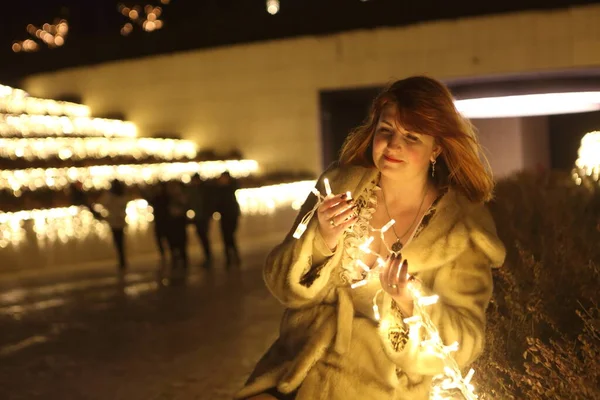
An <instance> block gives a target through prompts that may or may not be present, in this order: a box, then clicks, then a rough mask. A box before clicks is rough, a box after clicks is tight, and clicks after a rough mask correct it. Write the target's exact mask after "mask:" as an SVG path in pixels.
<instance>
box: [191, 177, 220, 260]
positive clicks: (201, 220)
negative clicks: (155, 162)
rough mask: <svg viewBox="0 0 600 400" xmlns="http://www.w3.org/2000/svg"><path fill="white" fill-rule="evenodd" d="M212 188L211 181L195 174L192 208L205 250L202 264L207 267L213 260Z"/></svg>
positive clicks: (197, 231)
mask: <svg viewBox="0 0 600 400" xmlns="http://www.w3.org/2000/svg"><path fill="white" fill-rule="evenodd" d="M211 189H212V188H211V183H210V182H207V181H203V180H202V178H201V177H200V175H199V174H195V175H194V176H193V177H192V183H191V185H190V187H189V190H188V196H189V202H190V208H191V210H192V211H193V212H194V225H195V226H196V233H197V234H198V238H199V239H200V243H201V245H202V249H203V250H204V263H203V264H202V265H203V266H204V267H205V268H209V267H211V266H212V261H213V258H212V250H211V246H210V237H209V230H210V221H211V219H212V213H213V211H214V205H213V201H214V197H213V193H212V190H211Z"/></svg>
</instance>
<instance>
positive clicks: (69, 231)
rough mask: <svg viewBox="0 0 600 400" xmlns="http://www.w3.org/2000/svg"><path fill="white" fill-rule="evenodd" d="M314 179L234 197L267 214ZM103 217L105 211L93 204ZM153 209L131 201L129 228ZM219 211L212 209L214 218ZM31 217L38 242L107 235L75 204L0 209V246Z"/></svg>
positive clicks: (136, 227) (303, 192)
mask: <svg viewBox="0 0 600 400" xmlns="http://www.w3.org/2000/svg"><path fill="white" fill-rule="evenodd" d="M314 184H315V181H301V182H293V183H287V184H280V185H272V186H263V187H260V188H251V189H239V190H237V191H236V197H237V200H238V202H239V204H240V209H241V212H242V215H270V214H273V213H275V212H276V211H277V210H279V209H282V208H285V207H290V206H291V207H292V208H293V209H295V210H298V209H300V206H301V205H302V202H303V201H304V199H305V198H306V196H307V194H308V193H310V190H311V188H312V187H314ZM94 209H95V210H98V211H99V212H100V213H101V214H104V217H106V211H105V210H103V209H102V208H100V207H94ZM152 212H153V209H152V207H151V206H150V205H149V204H148V202H147V201H146V200H143V199H137V200H133V201H130V202H129V203H128V204H127V208H126V222H127V225H128V230H129V231H143V230H145V229H147V227H148V224H149V223H150V222H151V221H152V220H153V219H154V215H153V214H152ZM193 216H194V215H193V211H191V210H190V211H188V217H189V218H193ZM219 217H220V215H219V214H218V213H215V215H214V217H213V218H215V219H218V218H219ZM25 221H33V225H32V228H33V231H34V232H35V234H36V236H37V238H38V240H39V241H40V243H46V242H50V243H52V242H54V241H56V240H59V241H61V242H63V243H64V242H67V241H68V240H71V239H84V238H86V237H88V236H90V235H97V236H99V237H100V238H103V239H107V238H109V236H110V229H109V227H108V225H107V224H103V223H101V222H100V221H99V220H97V219H96V218H94V216H93V215H92V213H91V212H90V211H89V210H88V209H86V208H84V207H78V206H71V207H63V208H52V209H41V210H25V211H18V212H12V213H11V212H8V213H0V248H4V247H7V246H8V245H13V246H16V245H19V244H21V243H23V242H24V241H25V238H26V231H25V226H24V222H25Z"/></svg>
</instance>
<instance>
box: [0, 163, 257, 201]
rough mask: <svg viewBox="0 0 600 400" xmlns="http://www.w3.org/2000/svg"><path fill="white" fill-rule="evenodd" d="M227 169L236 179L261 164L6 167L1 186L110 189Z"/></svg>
mask: <svg viewBox="0 0 600 400" xmlns="http://www.w3.org/2000/svg"><path fill="white" fill-rule="evenodd" d="M225 171H229V173H230V174H231V176H233V177H234V178H239V177H245V176H248V175H250V174H253V173H256V172H257V171H258V163H257V162H256V161H254V160H225V161H203V162H185V163H160V164H139V165H135V164H130V165H96V166H91V167H79V168H75V167H70V168H47V169H44V168H31V169H21V170H3V171H0V189H8V190H12V191H13V192H14V193H15V195H17V196H19V195H20V194H21V191H22V189H29V190H37V189H41V188H50V189H53V190H58V189H62V188H64V187H66V186H67V185H69V184H71V183H73V182H78V181H79V182H81V183H82V184H83V189H84V190H90V189H108V188H109V187H110V182H111V181H112V180H114V179H119V180H122V181H123V182H124V183H125V184H126V185H134V184H152V183H156V182H158V181H170V180H181V181H183V182H186V183H187V182H189V181H190V179H191V177H192V175H194V174H196V173H198V174H200V176H201V177H202V178H204V179H207V178H214V177H217V176H219V175H220V174H221V173H223V172H225Z"/></svg>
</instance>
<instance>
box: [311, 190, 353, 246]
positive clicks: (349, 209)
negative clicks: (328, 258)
mask: <svg viewBox="0 0 600 400" xmlns="http://www.w3.org/2000/svg"><path fill="white" fill-rule="evenodd" d="M347 197H348V195H347V194H346V193H342V194H338V195H336V196H327V197H326V198H325V200H324V201H323V204H321V206H320V207H319V209H318V210H317V217H318V219H319V231H320V232H321V236H323V239H324V240H325V243H326V244H327V246H328V247H329V249H331V250H332V251H333V250H335V247H336V245H337V242H338V240H339V238H340V236H341V235H342V233H343V232H344V231H345V230H346V229H347V228H348V227H349V226H351V225H352V224H354V223H355V222H356V220H357V219H358V216H357V214H356V210H355V206H354V201H352V199H348V198H347Z"/></svg>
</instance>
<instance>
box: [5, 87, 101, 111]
mask: <svg viewBox="0 0 600 400" xmlns="http://www.w3.org/2000/svg"><path fill="white" fill-rule="evenodd" d="M0 112H1V113H6V114H32V115H46V114H47V115H57V116H60V115H66V116H69V117H89V116H90V115H91V111H90V108H89V107H88V106H84V105H83V104H76V103H70V102H67V101H57V100H51V99H40V98H37V97H31V96H29V94H28V93H27V92H25V91H24V90H21V89H14V88H11V87H10V86H4V85H0Z"/></svg>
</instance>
